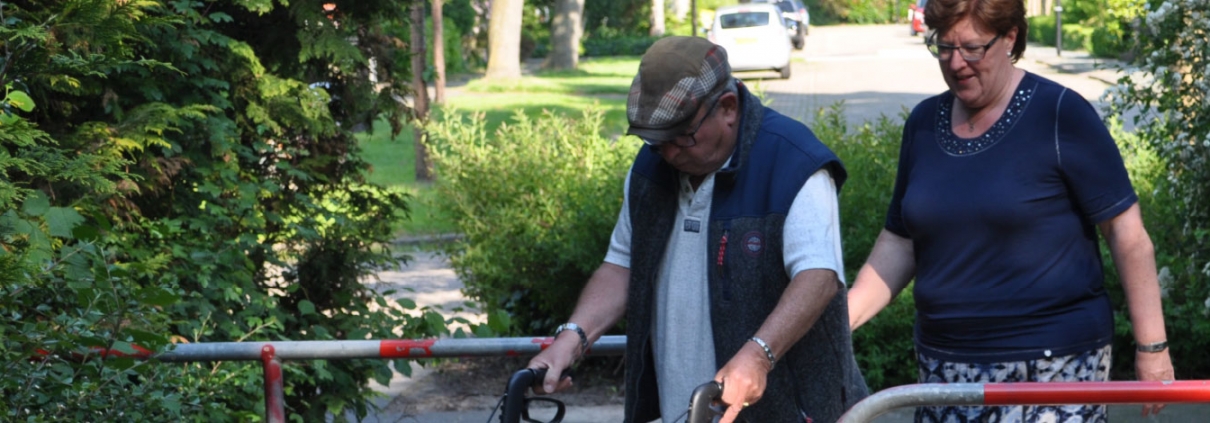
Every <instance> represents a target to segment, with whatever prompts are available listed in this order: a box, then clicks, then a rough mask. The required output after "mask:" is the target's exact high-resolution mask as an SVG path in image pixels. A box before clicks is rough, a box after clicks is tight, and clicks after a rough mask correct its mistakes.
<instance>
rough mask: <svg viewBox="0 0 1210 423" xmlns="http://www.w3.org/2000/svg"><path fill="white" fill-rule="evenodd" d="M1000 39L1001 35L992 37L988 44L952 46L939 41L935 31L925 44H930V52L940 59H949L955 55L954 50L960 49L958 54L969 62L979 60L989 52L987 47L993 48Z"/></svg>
mask: <svg viewBox="0 0 1210 423" xmlns="http://www.w3.org/2000/svg"><path fill="white" fill-rule="evenodd" d="M998 40H1000V35H997V36H996V37H995V38H992V40H991V41H988V42H987V44H984V45H981V46H952V45H949V44H941V43H938V42H937V34H936V33H933V35H932V36H930V37H929V38H928V39H927V40H925V41H924V44H925V45H927V46H928V49H929V53H932V54H933V57H936V58H937V59H938V60H942V61H947V62H948V61H949V60H950V59H951V58H953V57H954V50H958V54H960V55H962V59H964V60H966V61H968V62H978V61H979V60H980V59H983V56H984V55H986V54H987V49H989V48H991V46H992V45H993V44H995V43H996V41H998Z"/></svg>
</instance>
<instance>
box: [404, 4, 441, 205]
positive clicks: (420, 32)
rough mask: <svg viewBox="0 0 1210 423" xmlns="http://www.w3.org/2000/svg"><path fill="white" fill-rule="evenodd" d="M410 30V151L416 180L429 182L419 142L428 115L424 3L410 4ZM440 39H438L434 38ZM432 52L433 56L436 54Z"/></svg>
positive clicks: (430, 175)
mask: <svg viewBox="0 0 1210 423" xmlns="http://www.w3.org/2000/svg"><path fill="white" fill-rule="evenodd" d="M409 17H410V18H411V22H410V25H411V28H412V42H411V48H410V50H411V53H412V93H413V97H412V98H413V104H412V112H413V120H414V121H415V122H416V124H415V125H413V126H412V136H413V138H412V139H414V140H416V142H414V143H412V149H413V150H414V151H415V162H416V180H418V181H431V180H433V173H432V171H431V170H430V169H429V154H428V150H427V149H426V148H425V147H424V143H422V142H419V141H420V140H421V139H422V138H424V121H425V120H427V119H428V115H429V90H428V87H426V86H425V84H424V58H425V52H424V50H425V48H424V2H416V3H414V4H412V7H411V14H410V16H409ZM434 38H437V39H440V37H436V36H434ZM438 51H440V50H437V51H434V52H433V54H437V52H438ZM434 57H436V56H434Z"/></svg>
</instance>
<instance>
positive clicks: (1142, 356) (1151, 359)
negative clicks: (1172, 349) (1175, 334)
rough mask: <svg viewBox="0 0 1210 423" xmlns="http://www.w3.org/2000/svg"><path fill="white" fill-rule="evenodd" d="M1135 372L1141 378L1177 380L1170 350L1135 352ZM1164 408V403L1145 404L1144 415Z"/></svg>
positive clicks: (1158, 411) (1157, 412) (1155, 412)
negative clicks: (1169, 353)
mask: <svg viewBox="0 0 1210 423" xmlns="http://www.w3.org/2000/svg"><path fill="white" fill-rule="evenodd" d="M1134 373H1135V374H1136V375H1138V378H1139V380H1175V379H1176V373H1175V370H1173V369H1172V356H1170V355H1168V350H1163V351H1160V352H1154V353H1148V352H1138V351H1136V352H1135V353H1134ZM1163 409H1164V404H1144V405H1143V417H1147V415H1148V414H1159V413H1160V410H1163Z"/></svg>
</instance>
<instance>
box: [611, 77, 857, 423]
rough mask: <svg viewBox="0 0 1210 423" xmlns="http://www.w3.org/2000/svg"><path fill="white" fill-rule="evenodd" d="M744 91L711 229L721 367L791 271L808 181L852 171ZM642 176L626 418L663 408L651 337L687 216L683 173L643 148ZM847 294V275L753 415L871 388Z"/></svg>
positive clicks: (825, 411) (813, 405)
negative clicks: (659, 283)
mask: <svg viewBox="0 0 1210 423" xmlns="http://www.w3.org/2000/svg"><path fill="white" fill-rule="evenodd" d="M740 94H741V95H740V98H741V99H742V101H741V105H742V110H743V113H742V119H741V121H740V122H741V124H740V134H739V137H740V138H739V141H738V142H737V146H736V151H735V153H733V156H732V160H731V164H730V165H729V167H727V168H725V169H722V170H720V171H719V172H718V173H717V174H716V176H715V187H714V197H713V204H712V208H711V213H710V222H709V229H708V230H709V232H708V234H709V238H708V239H709V240H710V242H709V246H708V250H707V256H708V257H707V258H706V259H707V260H708V263H709V264H710V270H709V281H708V284H709V289H710V304H711V305H710V307H711V309H710V312H711V316H714V318H713V319H712V321H713V322H712V326H713V336H714V345H715V352H714V353H715V357H716V361H717V363H716V366H717V368H722V366H723V365H724V364H726V362H727V361H728V360H730V359H731V357H733V356H734V355H735V353H736V352H738V351H739V349H740V348H741V347H742V346H743V345H744V343H745V342H747V339H748V338H749V337H751V336H752V335H753V334H755V333H756V331H757V329H759V328H760V325H761V324H762V323H763V322H764V320H765V318H766V317H767V316H768V315H769V313H771V312H772V311H773V309H774V307H775V306H776V305H777V302H778V300H779V299H780V298H781V294H782V292H783V291H784V290H785V288H786V287H787V286H788V284H789V282H790V278H789V277H788V276H787V275H786V272H785V265H784V260H783V256H782V235H783V234H782V230H783V226H784V223H785V219H786V215H787V214H788V212H789V210H790V206H791V204H793V202H794V199H795V197H796V196H797V195H798V192H799V190H800V189H801V188H802V186H803V184H804V183H805V182H806V181H807V179H808V178H809V177H810V176H811V175H812V174H814V173H815V172H816V171H817V170H819V169H821V168H825V167H826V168H827V169H828V171H829V172H830V173H831V175H832V177H833V179H834V180H835V181H836V185H837V191H839V190H840V186H841V185H842V184H843V183H844V180H845V176H846V174H845V170H844V167H843V166H842V165H841V163H840V160H839V159H838V158H837V157H836V156H835V155H834V154H833V153H832V152H831V151H830V150H829V149H828V148H827V147H826V146H824V145H823V144H822V143H821V142H820V141H819V140H818V139H817V138H815V135H814V134H813V133H811V132H810V130H809V129H807V128H806V127H805V126H804V125H803V124H801V123H799V122H797V121H795V120H793V119H790V118H787V117H785V116H783V115H781V114H779V113H777V112H775V111H773V110H771V109H768V108H766V107H764V106H762V105H761V104H760V100H759V99H758V98H756V97H755V96H753V95H751V94H750V93H749V92H748V91H747V89H746V88H743V87H742V85H741V89H740ZM630 180H631V182H630V187H629V193H630V194H629V195H630V198H629V202H630V219H631V225H632V227H633V236H632V239H631V261H630V265H631V268H630V275H631V279H630V285H629V294H628V295H629V297H628V303H627V304H628V306H627V315H626V318H627V324H626V335H627V345H626V421H627V422H646V421H651V420H654V419H656V418H658V417H660V410H659V398H658V390H657V387H656V381H655V368H654V365H653V364H652V362H651V361H652V354H651V342H650V339H649V338H650V336H651V315H652V306H653V305H652V300H653V299H654V298H655V289H654V287H655V283H656V279H657V277H658V272H659V268H660V260H661V258H662V257H663V256H664V254H663V253H664V249H665V248H667V244H668V238H669V234H670V233H671V232H670V231H672V230H673V229H674V228H675V227H676V225H675V222H673V220H675V218H676V210H677V188H678V173H677V171H676V170H675V169H674V168H672V167H671V166H669V165H668V164H667V163H666V162H664V161H663V159H662V158H660V157H659V155H657V154H655V153H654V152H652V151H651V150H650V149H643V150H642V151H641V152H640V153H639V155H638V157H637V158H636V159H635V164H634V166H633V169H632V174H631V178H630ZM724 238H726V240H727V241H726V246H725V247H724V246H723V239H724ZM720 252H721V254H720ZM720 256H721V258H722V262H721V264H720V263H719V257H720ZM845 298H846V295H845V289H844V288H843V287H841V289H840V290H839V292H838V293H837V294H836V296H835V297H834V298H832V300H831V302H830V303H829V304H828V306H827V309H826V310H825V311H824V313H823V315H822V316H820V318H819V320H818V321H817V322H816V323H815V326H814V327H812V329H811V330H810V331H809V332H808V333H807V335H806V336H804V337H803V339H802V340H800V341H799V342H798V343H797V344H795V345H794V346H793V347H791V349H790V350H789V351H787V352H786V354H785V355H784V356H783V357H781V358H780V359H779V361H778V365H777V368H775V369H774V370H773V372H772V373H770V374H769V378H768V385H767V387H766V390H765V395H764V397H763V398H762V399H761V401H760V402H758V403H756V404H753V405H752V406H751V407H749V408H747V409H745V410H744V411H743V412H741V413H740V418H741V419H744V420H746V421H750V422H802V421H805V418H806V417H809V418H810V419H811V420H813V421H814V422H816V423H819V422H832V421H836V420H837V419H839V418H840V416H841V415H842V414H843V413H844V411H845V410H846V409H847V408H848V407H849V406H851V405H852V404H854V403H856V402H857V401H858V400H860V399H862V398H864V397H865V396H867V395H868V394H869V391H868V388H867V387H866V385H865V380H864V379H863V378H862V377H861V373H860V371H859V370H858V368H857V363H856V361H855V360H854V358H853V350H852V341H851V339H850V332H849V322H848V318H849V316H848V308H847V303H846V299H845ZM724 316H725V317H724ZM702 382H706V381H702ZM686 394H688V393H686ZM687 406H688V404H686V407H687ZM669 417H670V418H672V417H675V416H669Z"/></svg>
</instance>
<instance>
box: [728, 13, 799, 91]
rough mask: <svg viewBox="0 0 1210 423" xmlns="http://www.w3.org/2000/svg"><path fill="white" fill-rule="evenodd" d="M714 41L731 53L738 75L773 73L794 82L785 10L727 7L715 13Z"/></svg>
mask: <svg viewBox="0 0 1210 423" xmlns="http://www.w3.org/2000/svg"><path fill="white" fill-rule="evenodd" d="M710 41H712V42H714V43H715V44H718V45H720V46H723V48H725V49H727V61H728V62H729V63H730V64H731V69H732V70H735V71H746V70H765V69H773V70H776V71H778V72H780V73H781V77H782V79H788V78H790V49H791V48H792V47H791V45H790V37H787V36H786V25H785V21H784V18H783V17H782V14H781V9H779V8H778V7H777V6H775V5H772V4H760V3H749V4H741V5H736V6H724V7H720V8H718V10H716V11H715V12H714V24H713V25H711V27H710Z"/></svg>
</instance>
